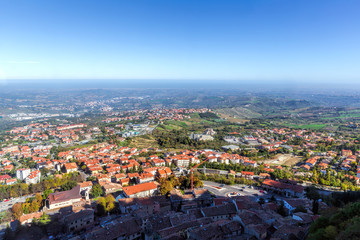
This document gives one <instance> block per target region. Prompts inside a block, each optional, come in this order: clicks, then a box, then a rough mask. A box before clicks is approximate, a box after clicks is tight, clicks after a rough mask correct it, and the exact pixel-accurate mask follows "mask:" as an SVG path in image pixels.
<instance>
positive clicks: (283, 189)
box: [262, 179, 304, 197]
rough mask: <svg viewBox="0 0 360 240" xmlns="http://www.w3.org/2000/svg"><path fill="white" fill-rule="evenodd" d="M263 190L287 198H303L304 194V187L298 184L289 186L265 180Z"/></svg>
mask: <svg viewBox="0 0 360 240" xmlns="http://www.w3.org/2000/svg"><path fill="white" fill-rule="evenodd" d="M262 186H263V188H265V189H267V190H270V191H274V192H277V193H279V194H282V195H285V196H286V197H290V196H294V197H301V196H303V194H304V187H303V186H300V185H296V184H288V183H283V182H278V181H274V180H271V179H265V180H264V181H263V183H262Z"/></svg>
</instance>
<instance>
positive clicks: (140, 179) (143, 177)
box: [137, 173, 155, 183]
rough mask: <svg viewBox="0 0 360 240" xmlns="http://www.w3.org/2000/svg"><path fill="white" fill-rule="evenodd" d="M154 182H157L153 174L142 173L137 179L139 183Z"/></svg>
mask: <svg viewBox="0 0 360 240" xmlns="http://www.w3.org/2000/svg"><path fill="white" fill-rule="evenodd" d="M154 180H155V177H154V175H152V174H151V173H142V174H140V176H139V177H138V178H137V182H138V183H144V182H151V181H154Z"/></svg>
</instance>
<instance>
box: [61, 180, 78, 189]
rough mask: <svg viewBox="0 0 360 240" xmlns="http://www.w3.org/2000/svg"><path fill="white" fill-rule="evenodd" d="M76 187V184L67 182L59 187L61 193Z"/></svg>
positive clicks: (70, 181)
mask: <svg viewBox="0 0 360 240" xmlns="http://www.w3.org/2000/svg"><path fill="white" fill-rule="evenodd" d="M76 185H77V182H75V181H72V180H69V181H67V182H66V183H64V184H63V185H61V191H68V190H71V189H73V188H74V187H75V186H76Z"/></svg>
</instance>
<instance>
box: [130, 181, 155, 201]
mask: <svg viewBox="0 0 360 240" xmlns="http://www.w3.org/2000/svg"><path fill="white" fill-rule="evenodd" d="M123 191H124V195H125V196H126V197H128V198H134V197H150V196H153V195H155V193H156V192H157V185H156V184H155V183H154V182H146V183H140V184H137V185H134V186H129V187H124V188H123Z"/></svg>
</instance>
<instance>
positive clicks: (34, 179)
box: [25, 170, 41, 184]
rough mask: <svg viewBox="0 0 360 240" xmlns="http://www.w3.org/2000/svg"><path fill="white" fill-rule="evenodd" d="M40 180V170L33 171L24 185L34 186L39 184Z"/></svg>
mask: <svg viewBox="0 0 360 240" xmlns="http://www.w3.org/2000/svg"><path fill="white" fill-rule="evenodd" d="M40 179H41V172H40V170H35V171H32V172H31V173H30V175H29V176H27V177H26V179H25V183H26V184H36V183H39V182H40Z"/></svg>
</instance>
